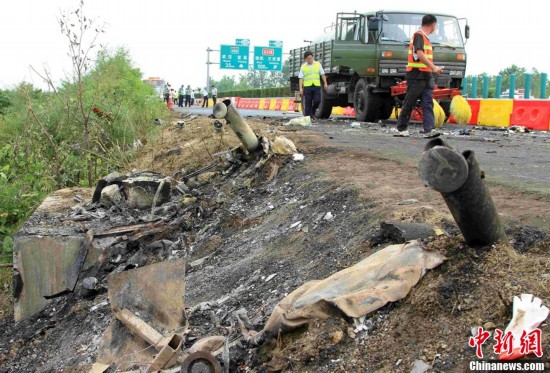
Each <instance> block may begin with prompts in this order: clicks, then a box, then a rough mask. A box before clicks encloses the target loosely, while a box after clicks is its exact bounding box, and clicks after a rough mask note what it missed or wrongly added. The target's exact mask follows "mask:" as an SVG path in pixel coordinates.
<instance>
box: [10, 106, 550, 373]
mask: <svg viewBox="0 0 550 373" xmlns="http://www.w3.org/2000/svg"><path fill="white" fill-rule="evenodd" d="M184 120H185V122H186V123H185V125H184V126H183V128H179V127H178V126H176V125H171V126H170V127H167V128H166V129H165V130H164V132H163V135H162V136H161V137H160V138H159V141H158V142H156V143H154V144H153V143H150V144H147V145H146V146H145V147H143V148H142V149H140V151H139V158H138V159H137V160H136V161H135V163H134V164H133V165H132V166H133V168H136V169H147V170H150V171H155V172H162V173H163V174H166V175H175V177H176V178H179V177H181V176H183V175H185V174H186V173H189V172H192V171H196V170H199V169H201V168H203V167H205V166H207V165H208V164H210V163H212V160H213V159H214V158H216V157H218V155H216V153H219V152H223V151H226V150H228V148H230V147H231V146H233V145H237V144H238V139H237V138H236V136H235V135H234V134H232V133H231V132H230V130H229V129H227V130H226V134H225V135H224V136H223V139H222V138H221V136H220V135H219V133H217V132H215V130H214V129H213V127H212V123H211V122H212V121H213V120H212V119H210V118H206V117H197V118H195V119H193V120H190V119H187V120H186V119H184ZM248 121H249V123H250V124H251V126H252V127H253V128H254V130H255V131H256V132H257V133H258V134H260V135H262V136H266V137H268V138H270V139H273V138H274V137H275V136H276V135H281V134H282V135H284V136H286V137H288V138H290V139H292V140H293V141H294V142H295V144H296V145H297V147H298V150H299V151H300V152H302V153H304V154H305V160H304V161H303V162H300V161H294V160H292V157H289V156H281V157H274V158H272V159H270V160H269V161H267V162H266V163H265V164H264V165H260V166H258V165H257V164H256V163H250V164H248V163H240V164H235V165H233V166H232V167H230V168H227V169H225V170H223V171H217V172H216V173H214V174H212V175H210V177H209V178H208V179H203V180H202V181H200V182H199V183H198V184H197V185H196V186H194V187H192V188H191V192H190V195H189V198H188V199H187V200H185V202H184V201H183V199H182V200H181V204H176V205H177V207H176V210H174V212H173V213H174V218H177V219H180V220H179V221H182V222H185V224H181V225H180V226H178V227H179V228H178V229H177V230H172V231H170V232H169V233H167V234H166V235H165V236H164V237H163V239H166V240H171V241H174V242H176V241H177V242H181V243H182V248H181V250H176V252H175V253H172V254H170V253H169V254H167V255H168V258H175V257H186V258H188V262H192V261H194V260H197V259H201V261H200V262H194V265H193V266H190V265H189V267H188V270H187V275H186V276H187V277H186V281H187V283H186V307H187V308H188V317H189V323H190V330H189V333H188V335H187V341H186V344H185V346H184V347H185V348H187V347H189V346H190V345H191V344H192V343H193V342H194V341H196V340H197V339H199V338H201V337H204V336H210V335H226V336H229V337H230V339H231V340H239V336H240V331H239V329H238V326H237V325H236V323H235V313H240V314H245V315H246V316H247V318H248V320H249V327H250V328H251V329H252V330H260V329H261V328H262V327H263V325H264V324H265V322H266V320H267V319H268V317H269V315H270V314H271V311H272V310H273V308H274V306H275V305H276V304H277V303H278V302H279V301H280V300H281V299H282V298H284V297H285V296H286V295H287V294H288V293H290V292H292V291H293V290H294V289H296V288H297V287H299V286H300V285H302V284H303V283H304V282H306V281H309V280H314V279H323V278H325V277H328V276H329V275H331V274H333V273H334V272H336V271H339V270H341V269H344V268H347V267H349V266H351V265H353V264H355V263H357V262H358V261H360V260H361V259H363V258H365V257H367V256H368V255H370V254H371V253H373V252H375V251H376V250H378V249H379V248H380V245H381V244H383V243H384V242H382V241H380V240H379V241H377V240H375V239H374V237H376V234H377V232H378V230H379V224H380V222H381V221H383V220H385V221H399V222H411V223H426V224H431V225H435V226H437V227H439V228H442V229H443V230H444V231H445V232H446V233H447V234H446V235H441V236H438V237H437V238H435V239H429V240H426V242H425V244H426V246H427V247H428V248H430V249H433V250H438V251H439V252H441V253H442V254H443V255H445V256H446V257H447V258H448V260H447V261H446V262H445V263H444V264H442V265H441V266H439V267H437V268H435V269H433V270H431V271H428V273H426V275H425V276H424V277H423V278H422V279H421V281H420V283H419V284H418V285H417V286H416V287H415V288H413V290H412V291H411V292H410V293H409V295H408V296H407V297H406V298H405V299H403V300H401V301H398V302H394V303H390V304H388V305H386V306H385V307H383V308H381V309H379V310H378V311H376V312H374V313H372V314H370V315H367V316H366V318H365V319H364V320H360V321H357V320H355V321H354V320H344V319H328V320H324V321H321V320H319V321H314V322H312V323H311V324H310V325H309V326H306V327H302V328H300V329H298V330H296V331H294V332H292V333H289V334H284V335H281V336H279V338H276V339H274V340H271V341H270V342H268V343H266V344H265V345H263V346H259V347H256V346H251V345H249V344H247V343H246V341H244V340H241V341H239V342H238V343H237V344H236V345H235V346H234V347H232V348H231V350H230V357H231V360H230V364H231V365H230V366H231V371H257V372H279V371H285V372H362V371H364V372H389V371H392V372H394V371H395V372H409V371H410V370H411V368H412V366H413V364H414V362H415V360H422V361H424V362H425V363H427V364H428V365H430V366H431V368H432V369H433V371H438V372H462V371H464V370H465V368H467V365H466V364H467V363H468V362H469V361H474V360H476V357H475V351H474V349H472V348H470V347H468V345H467V343H468V338H469V336H470V335H471V328H472V327H476V326H484V327H485V328H486V329H491V330H492V329H494V328H499V329H501V330H503V329H504V328H505V327H506V325H507V323H508V322H509V320H510V317H511V310H512V307H511V300H512V297H513V296H514V295H518V294H521V293H532V294H535V295H537V296H538V297H540V298H541V299H542V300H543V302H544V303H545V304H549V302H550V274H549V268H550V259H549V257H548V252H549V248H550V244H549V241H548V237H547V235H546V233H547V232H546V231H545V229H546V228H545V224H546V223H545V222H543V223H541V224H540V225H537V224H536V223H537V216H536V214H537V211H539V210H540V209H541V208H542V207H541V206H540V205H541V201H540V198H539V197H533V196H530V195H523V194H520V192H517V191H512V190H508V189H505V188H503V187H491V188H492V191H496V193H494V194H493V196H494V197H495V198H494V199H495V203H496V205H497V209H498V210H499V212H502V213H503V214H502V215H501V216H502V219H503V221H504V225H505V226H506V227H507V233H508V235H509V238H510V239H511V241H512V244H499V245H496V246H494V247H485V248H479V249H474V248H470V247H467V246H466V245H465V244H464V241H463V239H462V237H461V236H460V233H459V230H458V228H457V227H456V224H455V223H454V221H453V219H452V216H451V215H450V214H449V212H448V209H447V208H446V206H445V204H444V202H443V199H442V198H441V196H440V195H438V194H437V193H434V192H433V191H430V190H428V189H427V188H425V187H424V185H422V183H421V182H420V180H419V177H418V175H417V171H416V169H415V167H414V165H412V164H409V163H407V162H399V161H394V160H384V159H380V158H378V157H377V156H375V155H374V154H372V153H369V152H361V151H357V150H356V149H349V148H346V147H345V146H337V145H335V144H333V143H329V142H328V140H329V139H328V138H327V137H326V135H324V134H321V133H319V132H316V131H313V130H308V129H303V128H295V127H292V128H291V127H283V126H281V124H282V120H281V121H277V120H269V121H265V120H259V119H254V118H251V119H248ZM175 149H176V150H175ZM182 168H183V169H185V170H183V171H182ZM503 190H505V191H506V193H499V191H503ZM503 194H504V195H505V196H506V197H503ZM511 195H512V196H521V198H519V199H518V200H519V201H520V202H519V203H520V205H521V208H518V206H515V208H514V206H513V204H511V203H510V196H511ZM407 201H408V202H407ZM531 207H532V209H531V210H530V208H531ZM329 213H330V214H329ZM139 250H141V248H140V247H134V248H132V249H131V250H130V251H129V252H122V255H121V257H122V261H121V262H117V264H116V265H113V268H111V270H115V268H117V267H121V266H124V265H125V261H127V260H129V258H130V257H131V256H132V255H134V254H135V253H136V252H138V251H139ZM151 255H155V254H151ZM162 259H166V258H165V257H162ZM159 260H160V259H159ZM121 268H122V267H121ZM105 298H106V294H105V292H104V291H103V292H100V293H99V294H97V295H96V296H95V298H87V299H82V298H81V297H80V296H79V295H78V294H70V295H67V296H64V297H62V298H59V299H57V300H56V301H55V302H54V303H53V304H52V305H50V306H48V307H47V309H45V310H44V311H42V312H41V313H39V314H38V315H35V316H33V317H32V318H30V319H28V320H25V321H22V322H21V323H19V324H17V325H15V324H14V323H13V321H11V320H10V319H8V318H3V319H2V320H1V321H0V328H1V329H2V330H3V334H2V336H0V366H1V368H0V372H7V371H22V372H24V371H35V370H37V369H38V370H40V371H59V370H58V369H59V368H62V367H68V366H73V367H75V366H79V365H80V366H83V365H85V364H90V363H92V362H93V361H94V359H95V357H96V354H97V348H98V346H99V341H100V339H101V335H102V333H103V331H104V330H105V328H106V326H107V324H108V322H109V321H110V320H111V318H112V316H111V312H110V309H109V306H100V307H99V308H97V309H95V310H94V311H91V310H90V308H91V307H92V306H94V305H98V304H101V302H102V301H103V300H105ZM359 322H360V324H359ZM541 329H542V335H543V350H544V351H545V352H546V351H548V350H549V348H550V345H549V337H548V332H549V330H548V326H547V324H543V326H542V327H541ZM491 348H492V345H490V344H488V343H487V344H486V345H485V346H484V353H485V354H486V356H489V357H490V358H493V357H494V354H493V353H492V350H491ZM68 356H70V358H67V357H68Z"/></svg>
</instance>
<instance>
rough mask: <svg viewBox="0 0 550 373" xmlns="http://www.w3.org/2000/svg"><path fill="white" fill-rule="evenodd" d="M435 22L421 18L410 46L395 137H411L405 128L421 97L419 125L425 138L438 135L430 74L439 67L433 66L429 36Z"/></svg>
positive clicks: (432, 82) (431, 16)
mask: <svg viewBox="0 0 550 373" xmlns="http://www.w3.org/2000/svg"><path fill="white" fill-rule="evenodd" d="M436 25H437V19H436V18H435V16H433V15H431V14H427V15H425V16H424V17H422V26H421V27H420V28H419V29H418V31H417V32H415V33H414V35H413V37H412V38H411V42H410V44H409V58H408V63H407V77H406V79H407V93H406V94H405V101H404V102H403V107H402V108H401V113H400V114H399V118H398V119H397V131H398V134H397V135H396V136H399V137H407V136H409V135H410V133H409V131H407V126H408V124H409V120H410V118H411V112H412V110H413V108H414V107H415V105H416V101H417V100H418V99H419V98H420V99H421V101H422V125H423V127H424V132H423V133H424V137H427V138H430V137H436V136H439V133H438V132H437V131H436V130H435V119H434V105H433V90H434V77H433V75H432V73H435V74H438V75H439V74H441V71H442V69H441V67H439V66H436V65H434V63H433V49H432V44H431V43H430V39H428V35H430V34H431V33H432V32H434V31H435V27H436Z"/></svg>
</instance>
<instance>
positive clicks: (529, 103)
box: [510, 100, 550, 131]
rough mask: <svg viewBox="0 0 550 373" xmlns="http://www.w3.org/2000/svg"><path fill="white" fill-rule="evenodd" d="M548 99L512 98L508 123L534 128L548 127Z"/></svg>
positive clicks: (549, 110)
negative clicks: (512, 102) (512, 103)
mask: <svg viewBox="0 0 550 373" xmlns="http://www.w3.org/2000/svg"><path fill="white" fill-rule="evenodd" d="M549 122H550V101H548V100H514V106H513V108H512V116H511V117H510V125H519V126H525V127H527V128H530V129H534V130H542V131H548V130H549V129H550V123H549Z"/></svg>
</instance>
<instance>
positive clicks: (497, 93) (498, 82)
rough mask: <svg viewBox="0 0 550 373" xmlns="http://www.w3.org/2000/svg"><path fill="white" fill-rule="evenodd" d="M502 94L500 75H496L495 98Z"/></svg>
mask: <svg viewBox="0 0 550 373" xmlns="http://www.w3.org/2000/svg"><path fill="white" fill-rule="evenodd" d="M501 94H502V76H500V75H497V87H496V88H495V98H500V95H501Z"/></svg>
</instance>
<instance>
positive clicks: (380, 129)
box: [177, 107, 550, 209]
mask: <svg viewBox="0 0 550 373" xmlns="http://www.w3.org/2000/svg"><path fill="white" fill-rule="evenodd" d="M177 110H178V111H183V112H190V113H192V114H202V115H210V114H211V113H212V108H198V107H193V108H178V109H177ZM239 112H240V113H241V115H242V116H244V117H257V118H263V117H269V118H274V119H276V118H278V119H281V118H282V117H288V118H291V117H296V116H300V115H301V114H300V113H290V112H289V113H283V112H279V111H265V110H245V109H239ZM354 119H355V118H350V117H338V118H331V119H330V120H321V121H317V122H316V123H315V124H314V125H313V126H311V127H308V129H310V130H313V131H320V132H324V133H325V134H326V135H327V137H328V139H329V142H333V143H334V145H335V146H341V147H347V148H353V149H356V150H362V151H368V152H372V153H375V154H376V155H377V156H379V157H380V158H384V159H391V160H397V161H401V162H408V163H415V164H418V161H419V160H420V158H421V156H422V152H423V148H424V145H425V144H426V142H427V141H428V140H427V139H424V138H422V136H421V135H420V134H419V130H420V129H421V128H422V126H421V124H414V125H411V126H410V127H409V130H411V132H412V136H411V137H408V138H399V137H394V136H393V132H391V129H392V128H394V127H395V121H392V120H388V121H385V122H384V123H382V124H381V123H361V127H360V128H352V127H350V123H352V122H353V121H354ZM464 128H467V129H468V130H469V131H470V135H469V136H464V135H457V134H452V132H453V131H455V132H456V131H458V130H461V129H464ZM442 131H443V132H444V133H447V134H444V135H443V136H442V138H443V139H444V140H445V141H446V142H447V143H448V144H450V145H451V146H452V147H453V148H454V149H456V150H458V151H460V152H462V151H465V150H472V151H473V152H474V154H475V156H476V158H477V160H478V162H479V164H480V166H481V169H482V170H483V171H485V175H486V179H487V180H488V181H489V182H492V183H497V184H502V185H507V186H511V187H513V188H515V189H519V190H522V191H527V192H536V193H538V194H542V195H546V196H550V133H548V132H541V131H535V132H529V133H509V132H508V131H507V130H503V129H497V128H491V127H474V126H468V127H465V126H458V125H452V124H445V125H444V127H443V129H442ZM549 209H550V207H549Z"/></svg>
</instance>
